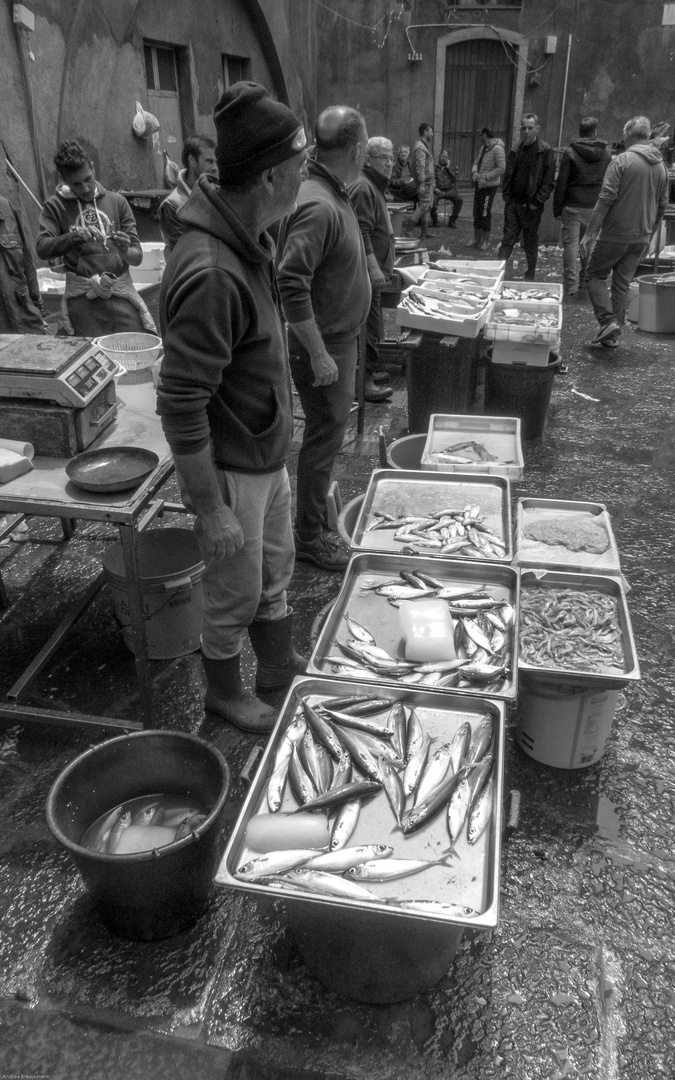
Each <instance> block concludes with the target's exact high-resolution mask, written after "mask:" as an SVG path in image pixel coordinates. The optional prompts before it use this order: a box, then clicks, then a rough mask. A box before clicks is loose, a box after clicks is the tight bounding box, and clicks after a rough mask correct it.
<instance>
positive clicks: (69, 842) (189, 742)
mask: <svg viewBox="0 0 675 1080" xmlns="http://www.w3.org/2000/svg"><path fill="white" fill-rule="evenodd" d="M229 786H230V769H229V766H228V764H227V762H226V761H225V758H224V757H223V756H222V754H221V753H220V752H219V751H218V750H216V749H215V748H214V747H212V746H209V745H208V743H206V742H204V741H203V740H202V739H198V738H197V737H196V736H194V735H186V734H183V733H179V732H171V731H139V732H135V733H134V734H133V735H122V736H121V737H119V738H116V739H109V740H108V741H107V742H104V743H101V744H100V745H99V746H96V747H94V748H93V749H91V750H87V751H85V753H83V754H80V756H79V757H77V758H75V760H74V761H72V762H71V763H70V765H68V766H67V767H66V768H65V769H64V770H63V772H62V773H60V775H59V776H58V777H57V778H56V780H55V781H54V784H53V785H52V788H51V790H50V792H49V796H48V798H47V824H48V825H49V828H50V830H51V832H52V835H53V836H54V837H55V839H56V840H58V842H59V844H61V845H62V847H64V848H65V849H66V850H67V851H68V852H69V854H70V856H71V858H72V860H73V862H74V863H75V865H76V867H77V869H78V870H79V872H80V874H81V875H82V879H83V881H84V883H85V885H86V886H87V889H88V890H89V892H90V893H91V895H92V897H93V898H94V900H95V901H96V904H97V906H98V908H99V911H100V913H101V916H102V918H103V919H104V921H105V923H106V925H107V926H108V927H109V929H110V930H112V932H113V933H114V934H117V935H118V936H119V937H123V938H129V939H131V940H134V941H154V940H156V939H158V938H165V937H170V936H171V935H172V934H177V933H179V932H180V931H181V930H185V929H187V928H188V927H189V926H191V925H192V924H193V923H194V922H196V920H197V919H198V918H199V916H200V915H201V914H202V913H203V912H204V911H205V909H206V907H207V906H208V903H209V901H210V899H211V897H212V895H213V892H214V889H215V883H214V877H215V873H216V869H217V867H218V863H219V861H220V858H221V855H222V853H223V849H224V847H225V837H224V825H225V822H224V811H225V802H226V799H227V794H228V790H229ZM153 794H167V795H177V796H179V797H185V798H191V799H194V800H196V801H197V802H200V803H202V804H203V805H204V806H205V807H206V808H207V809H208V816H207V818H206V820H205V821H203V822H202V824H201V825H200V826H199V827H198V828H197V829H196V830H195V831H194V832H193V833H190V835H189V836H187V837H186V838H185V839H184V840H179V841H177V842H175V843H173V844H167V845H166V846H165V847H159V848H155V849H153V850H152V851H143V852H138V853H135V854H130V855H106V854H102V853H99V852H94V851H90V850H89V848H86V847H83V846H82V845H81V843H80V841H81V840H82V837H83V836H84V834H85V833H86V831H87V829H88V828H89V826H90V825H92V824H93V823H94V822H95V821H96V820H97V818H99V817H101V815H102V814H105V813H106V811H108V810H111V809H112V808H114V807H115V806H119V805H120V803H125V802H128V801H129V800H131V799H135V798H138V797H140V796H142V795H153Z"/></svg>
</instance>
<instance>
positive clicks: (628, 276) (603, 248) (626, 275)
mask: <svg viewBox="0 0 675 1080" xmlns="http://www.w3.org/2000/svg"><path fill="white" fill-rule="evenodd" d="M646 249H647V245H646V244H614V243H611V242H608V241H606V240H602V238H601V239H600V240H598V242H597V244H596V245H595V247H594V248H593V252H592V254H591V257H590V259H589V262H588V269H587V270H586V282H587V284H588V295H589V297H590V300H591V304H592V305H593V311H594V312H595V317H596V319H597V320H598V322H599V323H600V326H608V325H609V323H611V322H618V324H619V326H622V325H623V323H624V321H625V318H626V308H627V307H628V289H629V287H630V283H631V281H632V280H633V277H634V275H635V271H636V270H637V268H638V265H639V263H640V260H641V259H642V256H643V254H644V252H645V251H646ZM610 274H611V275H612V295H611V298H610V293H609V289H608V288H607V278H608V277H609V275H610Z"/></svg>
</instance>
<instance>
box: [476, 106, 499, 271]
mask: <svg viewBox="0 0 675 1080" xmlns="http://www.w3.org/2000/svg"><path fill="white" fill-rule="evenodd" d="M480 143H481V147H480V150H479V151H478V156H477V158H476V160H475V161H474V163H473V165H472V166H471V179H472V181H473V242H472V243H471V244H470V245H469V246H470V247H475V248H478V249H479V251H485V250H486V249H487V246H488V242H489V240H490V232H491V230H492V204H493V202H494V201H495V195H496V194H497V189H498V188H499V184H500V182H501V178H502V176H503V175H504V169H505V168H506V155H505V153H504V143H503V142H502V140H501V139H497V138H495V133H494V131H493V130H492V128H489V127H483V128H481V129H480Z"/></svg>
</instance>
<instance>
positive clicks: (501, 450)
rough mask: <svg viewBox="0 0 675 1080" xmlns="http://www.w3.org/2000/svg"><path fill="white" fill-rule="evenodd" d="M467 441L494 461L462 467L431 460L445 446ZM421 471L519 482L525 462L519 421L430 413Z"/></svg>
mask: <svg viewBox="0 0 675 1080" xmlns="http://www.w3.org/2000/svg"><path fill="white" fill-rule="evenodd" d="M470 440H471V441H473V442H477V443H482V444H483V446H484V447H485V449H486V450H487V451H488V452H489V453H491V454H496V455H497V461H476V462H475V464H470V465H465V464H463V463H462V464H453V463H452V462H448V461H439V459H438V458H436V457H434V454H435V453H438V451H439V450H442V449H443V448H444V447H446V446H452V445H453V443H456V442H465V441H470ZM466 452H467V453H470V452H471V451H466ZM464 453H465V451H464V450H458V451H457V455H458V456H459V457H462V456H463V455H464ZM422 468H423V469H426V470H429V471H434V472H453V473H455V472H462V473H487V475H488V476H505V477H508V479H509V480H520V478H521V477H522V475H523V472H524V470H525V459H524V458H523V447H522V442H521V437H520V419H519V417H517V416H463V415H457V416H452V415H450V414H449V413H433V414H432V415H431V417H430V419H429V432H428V435H427V441H426V443H425V445H424V451H423V453H422Z"/></svg>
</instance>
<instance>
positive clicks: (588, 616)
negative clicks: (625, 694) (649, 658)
mask: <svg viewBox="0 0 675 1080" xmlns="http://www.w3.org/2000/svg"><path fill="white" fill-rule="evenodd" d="M534 590H540V592H539V593H537V594H536V595H535V593H534ZM565 592H569V599H568V600H567V601H566V603H568V605H569V606H568V610H567V612H565V611H559V610H557V609H556V607H555V604H556V597H555V594H556V593H560V594H564V593H565ZM573 593H581V594H588V595H586V596H582V598H581V602H580V603H579V604H577V603H576V601H575V598H574V596H573ZM598 594H600V597H598ZM543 605H545V606H546V607H545V611H544V607H543ZM570 607H571V608H572V610H570ZM540 610H541V611H542V615H541V617H540V615H539V611H540ZM518 627H519V643H518V668H519V671H520V674H522V675H525V674H527V675H528V676H534V677H536V678H538V679H540V680H545V681H547V682H553V683H558V684H562V685H571V686H578V687H584V686H588V687H590V688H593V687H598V688H600V687H607V688H612V687H614V688H618V687H622V686H626V685H628V683H630V682H635V681H636V680H638V679H639V678H640V665H639V663H638V658H637V653H636V650H635V639H634V637H633V628H632V626H631V621H630V615H629V613H628V605H627V602H626V594H625V591H624V587H623V583H622V581H621V579H620V578H618V577H611V576H609V575H600V574H575V573H570V572H568V571H559V570H544V569H541V570H539V569H531V570H530V569H524V568H523V569H522V570H521V571H520V608H519V617H518Z"/></svg>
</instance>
